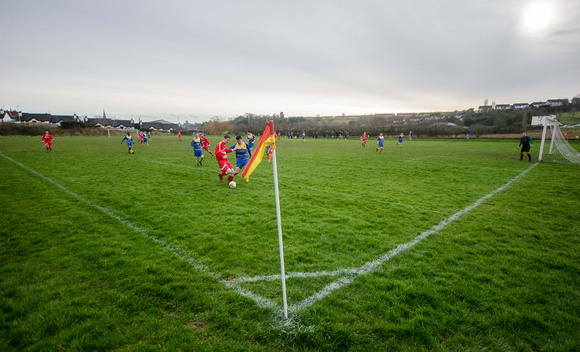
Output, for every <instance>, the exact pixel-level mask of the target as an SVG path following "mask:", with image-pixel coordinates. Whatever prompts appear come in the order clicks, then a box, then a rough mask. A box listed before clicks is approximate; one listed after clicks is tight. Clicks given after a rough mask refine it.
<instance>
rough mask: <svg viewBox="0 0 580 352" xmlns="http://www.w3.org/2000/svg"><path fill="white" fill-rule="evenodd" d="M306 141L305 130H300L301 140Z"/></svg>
mask: <svg viewBox="0 0 580 352" xmlns="http://www.w3.org/2000/svg"><path fill="white" fill-rule="evenodd" d="M305 141H306V131H302V142H305Z"/></svg>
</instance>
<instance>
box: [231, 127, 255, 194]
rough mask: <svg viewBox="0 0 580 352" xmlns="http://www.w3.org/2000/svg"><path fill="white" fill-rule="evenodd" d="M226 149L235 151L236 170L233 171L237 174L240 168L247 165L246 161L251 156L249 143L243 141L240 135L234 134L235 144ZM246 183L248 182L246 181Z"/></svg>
mask: <svg viewBox="0 0 580 352" xmlns="http://www.w3.org/2000/svg"><path fill="white" fill-rule="evenodd" d="M228 149H232V150H233V151H235V152H236V171H234V176H235V175H237V174H239V173H240V171H242V169H243V168H244V167H245V166H246V165H248V161H250V158H251V157H252V148H250V144H248V143H245V142H244V141H243V140H242V136H236V144H234V145H232V146H231V147H229V148H228ZM246 183H248V182H247V181H246Z"/></svg>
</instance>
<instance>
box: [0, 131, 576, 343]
mask: <svg viewBox="0 0 580 352" xmlns="http://www.w3.org/2000/svg"><path fill="white" fill-rule="evenodd" d="M120 141H121V138H120V137H115V138H110V139H109V138H106V137H62V138H57V139H56V140H55V141H54V151H53V152H52V153H46V152H45V151H44V145H43V144H42V143H41V142H40V138H25V137H19V138H0V153H1V154H0V167H1V169H2V178H1V180H0V189H1V197H0V199H1V201H0V206H1V209H2V211H1V215H0V224H1V228H0V350H2V351H28V350H30V351H79V350H83V351H97V350H100V351H109V350H136V351H149V350H183V351H204V350H207V351H210V350H223V351H233V350H249V351H264V350H329V351H330V350H360V351H373V350H401V351H417V350H451V351H467V350H472V351H480V350H489V351H577V350H580V329H578V326H580V255H579V249H580V215H578V205H579V204H580V183H579V182H578V181H579V180H580V177H579V175H580V173H579V172H580V165H574V164H558V163H540V164H536V159H535V158H534V160H533V162H531V163H530V162H527V161H523V162H520V161H519V151H518V150H517V149H516V147H517V145H518V141H514V140H501V141H488V140H469V141H466V140H418V139H414V140H413V141H412V142H409V141H405V142H404V145H403V147H402V148H399V147H398V146H397V145H396V141H395V140H394V139H389V140H387V141H386V142H385V150H384V151H383V153H382V154H379V153H377V152H376V151H375V149H374V141H372V140H370V141H369V144H368V145H367V147H366V148H362V147H361V144H360V142H359V141H358V140H347V141H342V140H341V141H336V140H323V139H319V140H312V139H307V140H306V142H304V143H303V142H302V141H299V140H284V139H282V140H281V141H279V142H278V146H277V163H278V177H279V182H280V202H281V214H282V229H283V232H284V254H285V265H286V272H287V275H288V278H287V280H286V285H287V290H288V303H289V312H290V317H289V318H290V319H288V320H286V319H284V317H283V313H282V312H283V310H282V288H281V281H280V276H279V275H280V257H279V248H278V234H277V223H276V208H275V198H274V186H273V178H272V176H273V172H272V165H271V164H268V163H267V162H266V161H263V162H262V164H261V165H260V166H259V167H258V168H257V170H256V171H255V172H254V174H252V176H251V179H250V183H249V184H245V182H244V181H243V179H241V178H239V177H237V178H236V181H237V182H238V187H237V188H235V189H229V188H228V187H227V185H226V184H225V183H220V182H219V181H218V177H217V174H218V167H217V162H216V161H215V159H214V158H211V157H210V156H209V155H206V156H207V158H206V161H205V162H204V166H203V167H196V166H195V161H194V157H193V152H192V150H191V149H192V148H191V147H190V146H189V140H187V139H184V141H183V142H179V141H178V140H177V138H176V137H163V136H154V137H153V139H152V141H151V147H150V148H147V147H141V146H139V145H137V146H136V147H135V154H134V155H128V154H127V148H126V146H125V145H120V144H119V143H120ZM210 141H211V143H212V149H213V148H214V147H215V145H216V144H217V142H218V141H219V139H218V138H217V137H214V138H210ZM538 144H539V143H538ZM573 146H574V147H575V148H576V149H580V148H579V147H580V143H575V144H573ZM532 154H533V156H534V157H536V156H537V150H534V149H532ZM229 159H230V161H234V160H233V159H234V155H233V154H230V156H229ZM232 164H233V162H232Z"/></svg>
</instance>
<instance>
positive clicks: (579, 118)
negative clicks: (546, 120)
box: [558, 112, 580, 126]
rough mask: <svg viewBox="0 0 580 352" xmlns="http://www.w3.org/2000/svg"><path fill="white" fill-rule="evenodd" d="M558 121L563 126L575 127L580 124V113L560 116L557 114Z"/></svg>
mask: <svg viewBox="0 0 580 352" xmlns="http://www.w3.org/2000/svg"><path fill="white" fill-rule="evenodd" d="M558 121H560V122H561V123H563V124H564V125H569V126H572V125H577V124H579V123H580V113H578V112H576V113H574V114H572V113H569V112H567V113H562V114H558Z"/></svg>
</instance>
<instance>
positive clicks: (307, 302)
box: [288, 162, 538, 313]
mask: <svg viewBox="0 0 580 352" xmlns="http://www.w3.org/2000/svg"><path fill="white" fill-rule="evenodd" d="M537 165H538V163H537V162H536V163H535V164H533V165H532V166H530V167H529V168H527V169H526V170H524V171H523V172H522V173H520V174H519V175H517V176H516V177H514V178H512V179H511V180H510V181H508V182H507V183H506V184H504V185H503V186H501V187H499V188H498V189H496V190H495V191H493V192H491V193H489V194H487V195H485V196H483V197H481V198H480V199H479V200H477V201H476V202H475V203H473V204H472V205H470V206H468V207H467V208H465V209H462V210H460V211H458V212H457V213H455V214H453V215H452V216H450V217H448V218H447V219H444V220H442V221H441V222H440V223H439V224H437V225H435V226H433V227H431V228H430V229H429V230H427V231H425V232H423V233H421V234H420V235H419V236H417V237H415V238H414V239H413V240H412V241H410V242H407V243H404V244H401V245H399V246H397V247H396V248H394V249H392V250H390V251H389V252H387V253H386V254H385V255H383V256H382V257H380V258H378V259H376V260H374V261H372V262H367V263H366V264H364V265H363V266H361V267H359V268H358V269H357V270H356V273H355V274H352V275H348V276H345V277H341V278H339V279H337V280H335V281H334V282H332V283H330V284H329V285H327V286H326V287H324V288H323V289H322V290H320V291H318V292H316V293H315V294H314V295H312V296H310V297H307V298H305V299H304V300H302V301H301V302H300V303H297V304H295V305H292V306H290V307H288V311H290V312H292V313H296V312H297V311H299V310H302V309H304V308H307V307H310V306H311V305H313V304H314V303H316V302H317V301H319V300H321V299H322V298H324V297H326V296H328V295H329V294H330V293H332V292H333V291H335V290H337V289H339V288H341V287H343V286H346V285H348V284H350V283H351V282H353V281H354V279H355V278H356V277H357V276H358V275H365V274H368V273H371V272H373V271H375V270H376V269H377V268H378V267H379V266H380V265H382V264H384V263H385V262H387V261H389V260H390V259H391V258H393V257H394V256H396V255H397V254H399V253H401V252H403V251H406V250H407V249H409V248H411V247H413V246H414V245H416V244H417V243H419V242H421V241H422V240H424V239H425V238H427V237H429V235H431V234H433V233H435V232H437V231H439V230H441V229H442V228H444V227H445V226H447V225H449V224H450V223H451V222H453V221H455V220H457V219H458V218H459V217H461V216H462V215H464V214H466V213H468V212H470V211H471V210H473V209H475V208H477V207H478V206H479V205H480V204H481V203H483V202H485V201H486V200H488V199H489V198H491V197H493V196H494V195H496V194H497V193H499V192H501V191H503V190H504V189H506V188H507V187H509V186H511V185H512V184H513V183H514V182H515V181H517V180H518V179H520V178H521V177H522V176H524V175H525V174H526V173H527V172H528V171H530V170H531V169H533V168H534V167H535V166H537Z"/></svg>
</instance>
